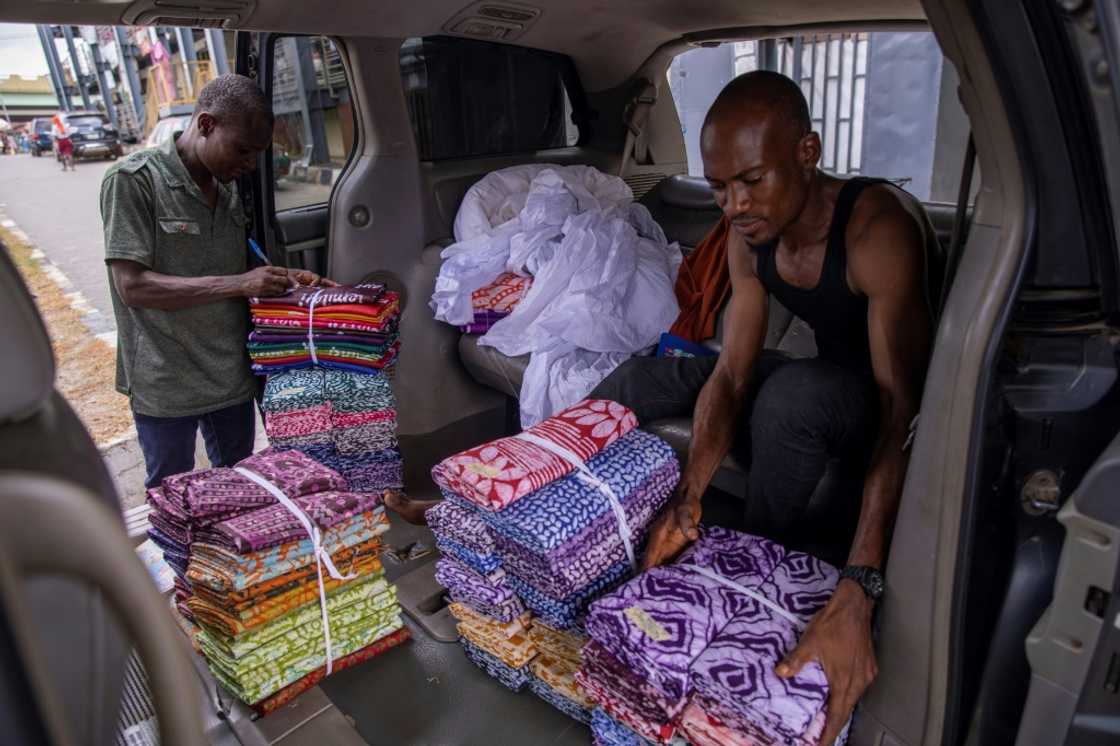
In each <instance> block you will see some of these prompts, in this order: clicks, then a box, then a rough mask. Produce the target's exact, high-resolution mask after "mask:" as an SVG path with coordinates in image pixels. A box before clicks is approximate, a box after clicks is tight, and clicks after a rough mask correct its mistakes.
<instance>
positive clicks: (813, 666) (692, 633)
mask: <svg viewBox="0 0 1120 746" xmlns="http://www.w3.org/2000/svg"><path fill="white" fill-rule="evenodd" d="M837 576H838V575H837V572H836V570H835V569H834V568H833V567H831V566H829V565H827V564H825V563H823V562H821V561H819V560H817V559H815V558H813V557H810V556H809V555H807V554H803V553H800V552H787V551H786V550H785V549H783V548H782V547H781V546H780V545H778V544H775V543H774V542H771V541H768V540H766V539H762V538H759V537H756V536H751V535H748V534H741V533H737V532H734V531H730V530H727V529H720V528H704V529H702V531H701V538H700V540H699V541H698V542H696V543H695V544H693V545H692V546H691V547H690V548H689V549H688V550H686V551H685V553H684V554H682V555H681V557H680V559H679V560H678V561H677V562H676V563H674V564H673V565H669V566H666V567H657V568H654V569H652V570H649V571H647V572H646V573H644V574H643V575H641V576H639V577H637V578H635V579H634V580H631V581H630V582H628V583H626V584H625V585H623V586H622V587H620V588H619V589H618V590H617V591H615V592H613V593H611V594H608V595H606V596H604V597H603V598H601V599H599V600H598V601H596V602H595V603H594V604H593V605H592V607H591V611H590V614H589V615H588V618H587V625H586V626H587V631H588V634H589V635H590V637H591V640H592V641H591V642H590V643H588V644H587V645H586V646H585V647H584V649H583V666H582V668H581V670H580V673H579V674H578V675H577V681H579V683H580V684H581V686H583V688H584V691H586V692H587V694H588V696H589V697H590V698H591V699H592V700H594V701H595V703H596V704H597V705H598V706H599V707H600V708H601V709H602V710H603V711H605V713H606V714H608V715H610V717H611V718H612V719H614V720H615V721H616V722H618V723H621V724H622V725H624V726H626V727H627V728H629V729H630V730H632V731H634V732H635V733H637V734H638V735H639V736H641V737H642V738H645V739H647V740H649V741H652V742H658V743H669V742H670V741H671V740H672V738H673V737H674V736H675V735H678V734H679V735H682V736H683V737H685V738H686V739H687V740H688V741H689V742H690V743H692V744H703V745H705V746H706V745H707V744H756V743H765V744H770V743H781V744H792V745H795V746H810V745H815V744H817V743H818V741H819V739H820V736H821V733H822V731H823V728H824V719H825V703H826V702H827V699H828V686H827V682H826V681H825V678H824V672H823V670H822V669H821V668H820V665H819V664H818V663H816V662H813V663H810V664H809V665H807V666H806V667H805V668H804V669H803V670H802V671H801V673H799V674H798V675H797V676H796V677H793V678H791V679H781V678H779V677H777V676H776V675H775V674H774V667H775V666H776V665H777V664H778V662H779V661H780V660H781V659H782V657H784V656H785V655H786V654H787V653H788V652H789V651H790V650H792V649H793V647H794V646H795V645H796V643H797V639H798V636H799V634H800V633H801V631H803V630H804V627H805V626H806V625H807V624H808V623H809V620H810V619H811V618H812V616H813V615H814V614H815V613H816V612H817V611H819V610H820V609H821V608H823V606H824V604H825V603H826V602H827V601H828V598H829V597H830V596H831V594H832V590H833V589H834V588H835V585H836V581H837Z"/></svg>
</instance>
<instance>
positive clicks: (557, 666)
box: [529, 619, 595, 723]
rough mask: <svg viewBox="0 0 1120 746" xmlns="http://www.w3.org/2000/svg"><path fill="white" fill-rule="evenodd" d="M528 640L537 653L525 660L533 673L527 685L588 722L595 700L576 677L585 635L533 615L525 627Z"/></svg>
mask: <svg viewBox="0 0 1120 746" xmlns="http://www.w3.org/2000/svg"><path fill="white" fill-rule="evenodd" d="M529 641H530V642H532V643H533V646H534V647H535V648H536V649H537V657H536V658H534V659H533V661H532V663H530V664H529V671H530V673H532V674H533V678H532V680H531V681H530V682H529V688H530V689H531V690H532V692H533V693H534V694H536V695H537V696H538V697H540V698H541V699H543V700H544V701H545V702H548V703H549V704H550V705H552V706H553V707H555V708H556V709H558V710H560V711H561V712H563V713H564V714H565V715H568V716H569V717H571V718H573V719H575V720H579V721H580V722H582V723H590V722H591V710H592V708H593V707H594V706H595V704H594V702H592V700H591V698H590V697H588V696H587V694H586V693H585V692H584V691H583V688H582V687H581V686H580V685H579V683H577V681H576V674H577V673H578V672H579V669H580V665H581V662H582V656H581V655H580V650H581V649H582V648H583V645H584V644H585V643H586V641H587V639H586V638H584V637H582V636H579V635H575V634H573V633H570V632H563V631H561V630H557V629H553V628H551V627H549V626H548V625H546V624H544V623H543V622H541V621H540V620H539V619H534V620H533V622H532V625H531V626H530V627H529Z"/></svg>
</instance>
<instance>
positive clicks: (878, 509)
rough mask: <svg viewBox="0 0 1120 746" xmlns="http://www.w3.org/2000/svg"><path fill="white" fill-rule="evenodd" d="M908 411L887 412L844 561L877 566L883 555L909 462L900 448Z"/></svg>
mask: <svg viewBox="0 0 1120 746" xmlns="http://www.w3.org/2000/svg"><path fill="white" fill-rule="evenodd" d="M908 414H909V411H907V412H905V413H900V414H888V416H887V418H886V419H887V421H885V422H884V423H883V427H882V429H881V430H880V432H881V433H882V434H881V435H880V437H879V439H878V441H877V442H876V444H875V450H874V452H873V453H872V457H871V465H870V467H869V468H868V470H867V478H866V479H865V480H864V486H863V502H862V505H861V507H860V515H859V525H858V527H857V528H856V535H855V538H854V540H853V541H852V548H851V551H850V552H849V554H848V564H850V565H865V566H868V567H875V568H881V567H882V566H883V563H884V561H885V560H886V555H887V544H888V542H889V541H890V535H891V531H892V530H893V529H894V521H895V517H896V516H897V514H898V504H899V500H900V499H901V497H902V483H903V479H904V478H905V477H906V466H907V464H908V462H909V459H910V457H909V454H908V452H906V451H904V450H903V447H904V446H905V445H906V439H907V438H908V437H909V432H910V430H909V428H910V421H911V419H912V417H910V416H907V415H908Z"/></svg>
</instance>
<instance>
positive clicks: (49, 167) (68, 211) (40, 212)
mask: <svg viewBox="0 0 1120 746" xmlns="http://www.w3.org/2000/svg"><path fill="white" fill-rule="evenodd" d="M112 164H113V161H109V160H104V161H93V160H90V161H81V162H79V163H78V168H77V170H76V171H72V172H71V171H67V172H65V173H64V172H63V171H62V168H61V166H59V164H58V161H56V160H55V159H54V158H53V157H51V156H47V155H44V156H42V157H39V158H35V157H32V156H31V155H27V154H21V155H7V156H0V210H2V211H3V212H5V213H6V214H7V216H8V217H9V218H10V219H12V220H13V221H15V223H16V225H17V226H18V227H19V228H21V229H22V230H23V231H24V232H25V233H27V235H28V236H29V237H30V238H31V242H32V243H33V244H35V246H36V247H37V248H39V249H40V250H42V251H43V253H44V254H46V255H47V258H48V259H50V260H51V261H52V262H54V263H55V264H56V265H57V266H58V268H59V269H60V270H62V272H63V274H65V275H66V276H67V277H68V278H69V279H70V281H71V282H72V283H73V284H74V286H75V288H76V289H77V290H78V291H79V292H81V293H82V295H84V296H85V298H86V299H87V300H88V301H89V303H90V305H91V306H92V308H93V310H95V311H96V312H97V313H87V314H86V316H85V321H86V323H87V324H88V325H89V326H90V330H91V331H92V332H93V333H94V334H103V333H111V332H113V331H115V330H116V324H115V323H114V321H113V305H112V302H111V300H110V299H109V278H108V274H107V273H106V270H105V242H104V237H103V234H102V231H101V210H100V207H99V205H98V198H99V194H100V187H101V177H102V176H103V175H104V174H105V171H106V170H107V169H108V168H109V166H111V165H112Z"/></svg>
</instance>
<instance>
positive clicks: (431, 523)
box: [424, 492, 496, 555]
mask: <svg viewBox="0 0 1120 746" xmlns="http://www.w3.org/2000/svg"><path fill="white" fill-rule="evenodd" d="M444 496H445V497H447V496H448V493H446V492H444ZM424 518H425V519H426V520H427V522H428V528H430V529H431V530H432V532H433V533H434V534H435V535H436V536H437V537H443V538H445V539H450V540H452V541H454V542H455V543H457V544H460V545H462V546H464V547H466V548H467V549H470V550H471V551H473V552H476V553H478V554H481V555H490V554H494V552H495V549H496V547H495V545H494V536H493V535H492V534H491V532H490V528H489V527H487V525H486V524H485V523H484V522H483V520H482V517H481V511H479V510H478V509H477V508H475V507H474V506H470V507H468V506H467V504H464V503H462V502H459V501H458V500H456V499H454V498H453V497H451V498H448V499H445V500H443V502H440V503H437V504H435V505H433V506H432V507H430V508H428V510H427V512H426V513H424Z"/></svg>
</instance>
